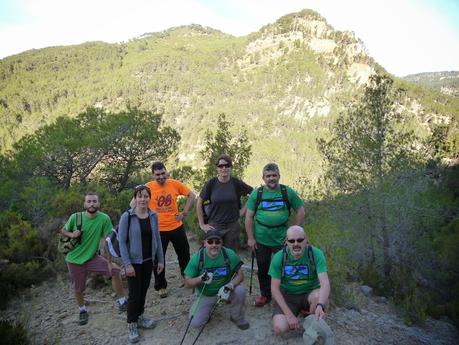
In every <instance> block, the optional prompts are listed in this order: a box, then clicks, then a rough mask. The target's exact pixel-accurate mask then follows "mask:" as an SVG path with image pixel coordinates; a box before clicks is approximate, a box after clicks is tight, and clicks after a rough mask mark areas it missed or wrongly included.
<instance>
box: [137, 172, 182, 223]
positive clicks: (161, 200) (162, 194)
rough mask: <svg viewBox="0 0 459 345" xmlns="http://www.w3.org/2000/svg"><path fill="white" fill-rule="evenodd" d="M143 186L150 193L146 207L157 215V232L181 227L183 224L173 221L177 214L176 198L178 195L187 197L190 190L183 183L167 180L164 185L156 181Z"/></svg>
mask: <svg viewBox="0 0 459 345" xmlns="http://www.w3.org/2000/svg"><path fill="white" fill-rule="evenodd" d="M145 185H146V186H148V188H150V191H151V199H150V204H149V205H148V206H149V207H150V209H151V210H153V211H155V212H156V213H158V219H159V231H170V230H174V229H177V228H178V227H179V226H181V225H182V224H183V223H182V222H181V221H178V220H176V219H175V217H176V216H177V214H178V213H179V211H178V205H177V197H178V196H180V195H183V196H188V195H189V194H190V189H189V188H188V187H187V186H185V185H184V184H183V183H181V182H179V181H177V180H174V179H169V178H168V179H167V180H166V183H164V185H160V184H159V183H158V182H156V181H150V182H148V183H146V184H145Z"/></svg>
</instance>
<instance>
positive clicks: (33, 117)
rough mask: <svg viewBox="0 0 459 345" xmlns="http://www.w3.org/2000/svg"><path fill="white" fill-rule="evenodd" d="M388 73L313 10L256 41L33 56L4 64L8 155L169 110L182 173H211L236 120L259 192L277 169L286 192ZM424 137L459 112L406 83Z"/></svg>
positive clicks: (314, 168)
mask: <svg viewBox="0 0 459 345" xmlns="http://www.w3.org/2000/svg"><path fill="white" fill-rule="evenodd" d="M375 72H383V73H385V71H384V69H383V68H382V67H381V66H379V65H378V64H377V62H375V61H374V59H373V58H371V57H370V56H369V55H368V54H367V51H366V48H365V46H364V44H363V42H362V41H360V40H359V39H358V38H356V37H355V36H354V34H353V33H351V32H340V31H335V30H334V29H333V28H332V27H331V26H330V25H329V24H328V23H327V22H326V20H325V19H324V18H323V17H321V16H320V15H319V14H317V13H316V12H314V11H311V10H303V11H301V12H299V13H292V14H289V15H286V16H283V17H281V18H280V19H279V20H277V21H276V22H275V23H273V24H269V25H266V26H264V27H262V28H261V29H260V30H259V31H258V32H256V33H253V34H250V35H248V36H244V37H234V36H231V35H227V34H225V33H222V32H220V31H217V30H214V29H211V28H207V27H202V26H200V25H190V26H182V27H176V28H171V29H169V30H166V31H164V32H159V33H147V34H144V35H142V36H141V37H139V38H136V39H132V40H130V41H129V42H126V43H120V44H108V43H104V42H88V43H84V44H81V45H74V46H65V47H63V46H62V47H50V48H45V49H39V50H30V51H27V52H24V53H21V54H18V55H14V56H10V57H7V58H4V59H2V60H1V61H0V116H1V123H2V126H1V129H0V139H1V149H2V151H5V150H6V149H8V148H9V147H11V145H12V144H13V143H14V142H15V141H16V140H18V139H19V138H21V137H22V136H24V135H25V134H27V133H32V132H33V131H35V130H36V129H37V128H39V127H40V126H42V125H43V124H46V123H50V122H52V121H54V120H55V119H56V118H57V117H59V116H75V115H76V114H78V113H79V112H81V111H82V110H83V109H84V108H85V107H87V106H95V107H103V108H105V109H107V110H109V111H116V110H120V109H124V108H126V106H127V105H128V104H131V105H135V106H138V107H140V108H142V109H157V110H158V111H161V112H163V113H164V119H165V122H166V123H167V124H169V125H172V126H173V127H174V128H176V129H177V130H178V131H179V132H180V134H181V136H182V143H181V147H180V151H179V154H178V159H179V161H180V162H181V163H184V164H191V165H195V166H197V165H199V159H200V156H199V153H198V152H199V150H200V149H201V148H202V146H203V142H204V138H203V136H204V133H205V130H206V129H208V128H210V129H212V128H213V127H214V126H215V123H216V116H217V115H218V114H219V113H222V112H223V113H225V114H226V115H227V119H229V120H230V121H233V122H234V123H235V128H234V130H235V131H239V130H240V129H241V128H242V126H245V127H246V128H247V130H248V135H249V139H250V140H251V142H252V143H253V152H254V153H253V156H252V160H251V164H250V166H249V167H248V170H247V178H248V180H249V181H250V182H252V183H258V182H259V181H260V169H261V166H263V165H264V164H265V163H266V162H268V161H276V162H278V163H279V164H280V166H281V169H283V171H285V172H286V173H285V174H283V180H284V182H286V183H289V182H292V181H295V180H296V179H297V178H298V177H299V176H312V177H314V176H318V174H319V173H320V169H321V168H320V163H321V157H320V155H319V154H318V152H317V149H316V138H318V137H324V136H326V135H327V133H328V128H329V125H330V123H331V122H332V121H333V120H334V119H335V118H336V117H337V116H338V115H339V114H340V113H341V112H343V111H345V110H346V109H347V107H348V105H349V102H351V101H353V100H356V99H357V98H358V97H359V96H360V95H361V92H362V90H363V87H364V86H365V83H366V81H367V80H368V77H369V76H370V75H371V74H372V73H375ZM397 84H398V85H399V86H401V87H403V88H404V89H406V90H407V96H408V97H409V99H410V103H411V106H409V107H408V108H407V111H408V112H411V113H414V114H415V116H416V118H417V122H416V124H413V126H415V127H416V128H418V131H419V132H421V133H422V132H423V131H424V132H425V131H428V130H429V127H430V126H432V125H434V124H435V123H449V122H450V121H451V119H455V121H456V120H457V117H458V114H459V100H458V99H457V98H454V97H451V96H448V95H444V94H442V93H440V92H437V91H435V90H431V89H429V88H425V87H424V86H418V85H416V84H413V83H411V82H410V81H406V80H397Z"/></svg>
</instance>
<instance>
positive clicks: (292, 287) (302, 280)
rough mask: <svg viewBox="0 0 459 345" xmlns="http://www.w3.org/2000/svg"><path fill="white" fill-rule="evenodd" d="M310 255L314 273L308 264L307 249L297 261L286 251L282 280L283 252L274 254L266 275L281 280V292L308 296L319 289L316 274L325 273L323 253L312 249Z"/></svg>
mask: <svg viewBox="0 0 459 345" xmlns="http://www.w3.org/2000/svg"><path fill="white" fill-rule="evenodd" d="M312 253H313V255H314V260H315V262H316V273H313V269H312V262H310V260H309V258H308V253H307V247H306V248H305V251H304V254H303V256H302V257H301V258H299V259H298V260H295V259H294V258H293V256H292V255H291V254H290V250H288V255H287V260H286V262H285V266H284V277H283V278H282V258H283V255H284V251H283V250H279V251H278V252H277V253H276V254H274V256H273V259H272V260H271V266H270V267H269V272H268V274H269V275H270V276H271V278H274V279H279V280H281V288H282V290H283V291H284V292H285V293H286V294H289V295H299V294H308V293H309V292H311V291H312V290H314V289H318V288H319V287H320V283H319V278H318V276H317V274H318V273H323V272H327V263H326V261H325V256H324V253H323V252H322V251H321V250H320V249H319V248H315V247H312Z"/></svg>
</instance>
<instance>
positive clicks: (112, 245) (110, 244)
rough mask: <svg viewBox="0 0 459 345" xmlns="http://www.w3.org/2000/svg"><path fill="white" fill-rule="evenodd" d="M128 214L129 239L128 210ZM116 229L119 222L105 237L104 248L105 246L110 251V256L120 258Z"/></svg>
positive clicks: (129, 222)
mask: <svg viewBox="0 0 459 345" xmlns="http://www.w3.org/2000/svg"><path fill="white" fill-rule="evenodd" d="M126 213H127V215H128V237H127V240H128V241H129V230H130V227H131V215H130V214H129V212H126ZM118 229H119V224H118V225H117V226H116V228H114V229H112V232H111V233H110V234H109V235H108V236H107V237H106V238H105V248H107V250H108V252H109V253H110V255H111V256H113V257H114V258H120V257H121V252H120V242H119V238H118Z"/></svg>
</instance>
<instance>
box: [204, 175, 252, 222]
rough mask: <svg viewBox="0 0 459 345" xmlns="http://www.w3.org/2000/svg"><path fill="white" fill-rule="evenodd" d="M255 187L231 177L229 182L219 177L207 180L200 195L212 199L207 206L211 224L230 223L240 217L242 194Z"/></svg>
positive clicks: (248, 192) (249, 191)
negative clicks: (223, 181)
mask: <svg viewBox="0 0 459 345" xmlns="http://www.w3.org/2000/svg"><path fill="white" fill-rule="evenodd" d="M252 190H253V188H252V187H250V186H249V185H248V184H246V183H244V182H242V181H241V180H239V179H237V178H234V177H231V178H230V180H229V181H228V182H225V183H222V182H220V181H219V180H218V178H213V179H210V180H209V181H207V182H206V184H205V185H204V187H203V188H202V190H201V193H200V194H199V196H200V197H201V199H202V200H203V201H204V200H210V204H209V205H208V206H206V208H205V209H206V214H207V216H208V223H209V224H217V225H223V224H229V223H233V222H235V221H237V220H238V219H239V209H240V205H241V201H240V200H241V196H243V195H247V194H250V193H251V192H252Z"/></svg>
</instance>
